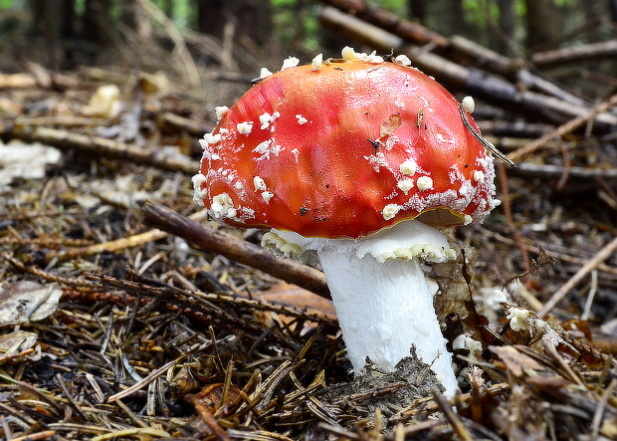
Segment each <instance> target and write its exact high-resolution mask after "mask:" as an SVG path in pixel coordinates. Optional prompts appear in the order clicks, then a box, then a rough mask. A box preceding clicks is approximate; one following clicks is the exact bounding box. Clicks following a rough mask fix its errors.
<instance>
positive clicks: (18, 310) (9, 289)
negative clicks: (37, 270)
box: [0, 281, 62, 326]
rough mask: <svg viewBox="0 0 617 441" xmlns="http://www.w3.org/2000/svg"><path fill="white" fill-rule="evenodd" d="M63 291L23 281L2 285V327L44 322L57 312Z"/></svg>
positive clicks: (0, 312)
mask: <svg viewBox="0 0 617 441" xmlns="http://www.w3.org/2000/svg"><path fill="white" fill-rule="evenodd" d="M61 296H62V290H61V289H60V288H58V287H57V286H55V285H41V284H40V283H36V282H30V281H21V282H15V283H3V284H0V326H4V325H14V324H18V323H27V322H31V321H38V320H43V319H44V318H46V317H48V316H50V315H51V314H53V313H54V312H55V311H56V308H57V307H58V301H59V300H60V297H61Z"/></svg>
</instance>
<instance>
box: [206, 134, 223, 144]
mask: <svg viewBox="0 0 617 441" xmlns="http://www.w3.org/2000/svg"><path fill="white" fill-rule="evenodd" d="M204 140H205V141H206V142H207V143H208V144H216V143H217V142H219V141H220V140H221V135H220V134H218V133H217V134H216V135H213V134H212V133H206V134H205V135H204Z"/></svg>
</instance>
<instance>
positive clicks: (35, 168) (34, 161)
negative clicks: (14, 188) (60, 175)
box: [0, 141, 61, 189]
mask: <svg viewBox="0 0 617 441" xmlns="http://www.w3.org/2000/svg"><path fill="white" fill-rule="evenodd" d="M60 158H61V154H60V151H59V150H57V149H55V148H53V147H49V146H46V145H43V144H38V143H34V144H25V143H23V142H21V141H13V142H11V143H9V144H6V145H4V144H2V142H0V189H2V188H4V187H5V186H7V185H9V184H10V183H11V182H12V181H13V180H14V179H15V178H22V179H40V178H43V177H44V176H45V171H46V170H45V169H46V167H47V165H48V164H57V163H58V162H59V161H60Z"/></svg>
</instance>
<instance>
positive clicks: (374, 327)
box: [193, 48, 498, 395]
mask: <svg viewBox="0 0 617 441" xmlns="http://www.w3.org/2000/svg"><path fill="white" fill-rule="evenodd" d="M294 61H296V62H297V60H295V59H292V60H291V61H290V60H287V61H286V63H285V64H284V65H283V70H281V71H280V72H278V73H275V74H272V75H268V74H269V73H268V72H265V74H264V75H262V76H263V77H264V78H263V79H262V80H261V81H260V82H259V83H258V84H256V85H255V86H253V87H252V88H251V89H250V90H249V91H248V92H246V93H245V94H244V96H242V97H241V98H240V99H239V100H238V101H237V102H236V103H235V104H234V105H233V106H232V107H231V108H229V109H228V108H227V107H218V108H217V109H216V110H217V114H218V117H219V122H218V124H217V126H216V128H215V129H214V130H213V131H212V133H209V134H206V135H205V137H204V139H203V140H201V144H202V146H203V148H204V155H203V159H202V162H201V171H200V173H198V174H197V175H195V176H194V177H193V184H194V187H195V199H196V200H197V201H198V202H203V204H204V205H205V206H206V207H207V208H208V209H209V210H210V214H211V215H212V216H213V217H214V218H216V219H220V220H221V221H223V222H224V223H226V224H228V225H233V226H237V227H242V228H255V227H256V228H269V229H271V230H270V232H268V233H266V234H265V235H264V239H263V240H264V243H265V244H266V245H269V246H275V247H276V248H278V249H280V250H281V251H283V252H284V253H285V254H287V255H300V254H303V253H308V252H311V253H316V254H317V256H318V258H319V261H320V263H321V265H322V267H323V270H324V272H325V274H326V277H327V279H328V286H329V288H330V291H331V294H332V300H333V302H334V306H335V308H336V312H337V316H338V320H339V323H340V326H341V329H342V333H343V340H344V342H345V344H346V347H347V355H348V358H349V360H350V361H351V363H352V365H353V367H354V369H355V370H356V371H359V370H360V369H361V368H362V367H363V365H364V364H365V361H366V357H367V356H368V357H370V359H371V360H372V362H373V363H375V364H376V365H377V366H378V367H381V368H383V369H386V370H393V369H394V367H395V365H396V364H397V363H398V362H399V361H400V360H401V359H402V358H404V357H406V356H408V355H409V352H410V348H411V346H412V345H415V347H416V352H417V354H418V356H419V357H420V358H421V359H422V360H423V361H425V362H426V363H429V364H431V365H432V369H433V370H434V371H435V373H436V374H437V376H438V377H439V378H440V379H441V381H442V384H443V385H444V386H445V388H446V393H447V394H448V395H452V394H453V393H454V391H455V390H456V389H457V381H456V378H455V375H454V372H453V369H452V358H451V355H450V354H449V353H448V351H447V349H446V340H445V339H444V337H443V336H442V334H441V330H440V325H439V323H438V321H437V318H436V315H435V311H434V308H433V293H432V292H431V291H430V290H429V288H428V285H427V282H426V281H425V277H424V272H423V270H422V268H421V260H424V261H427V262H444V261H448V260H450V259H453V258H455V257H456V252H455V251H454V250H452V249H451V248H450V247H449V245H448V242H447V240H446V239H445V237H444V236H443V235H442V234H441V233H440V232H439V231H438V229H437V228H436V227H446V226H457V225H466V224H469V223H470V222H473V221H482V220H483V219H484V218H485V217H486V215H487V214H488V213H489V212H490V211H491V209H493V208H494V207H495V206H496V205H497V203H498V201H497V200H496V199H493V196H494V192H495V186H494V183H493V180H494V169H493V160H492V157H491V156H490V154H488V153H487V151H486V149H485V147H484V146H483V145H482V144H481V142H480V141H479V135H478V132H477V130H478V129H477V126H476V125H475V123H474V122H473V121H472V120H471V117H470V116H469V113H471V110H472V107H473V101H471V100H467V101H465V104H464V105H460V104H459V103H458V101H457V100H456V99H455V98H454V97H453V96H452V95H451V94H450V93H449V92H447V91H446V90H445V89H444V88H443V87H442V86H441V85H439V84H438V83H437V82H436V81H435V80H433V79H432V78H430V77H428V76H426V75H424V74H423V73H421V72H419V71H418V70H417V69H414V68H412V67H409V64H410V63H409V60H408V59H407V57H404V56H402V57H397V58H395V59H394V61H393V62H390V61H384V60H383V59H382V58H381V57H377V56H375V55H364V54H357V53H355V52H354V51H353V50H352V49H349V48H346V49H345V50H343V59H342V60H327V61H323V60H322V58H321V56H318V57H316V58H315V59H314V60H313V62H312V64H310V65H306V66H300V67H296V66H295V65H296V62H294ZM463 118H465V119H466V122H464V121H463ZM472 131H473V132H476V133H475V134H474V133H472Z"/></svg>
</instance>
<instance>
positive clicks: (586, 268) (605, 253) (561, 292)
mask: <svg viewBox="0 0 617 441" xmlns="http://www.w3.org/2000/svg"><path fill="white" fill-rule="evenodd" d="M615 251H617V237H615V238H614V239H613V240H612V241H610V242H609V243H608V244H607V245H606V246H605V247H604V248H602V249H601V250H600V251H599V252H598V254H596V255H595V256H594V257H593V259H591V260H589V261H588V262H587V263H586V264H585V265H583V266H582V267H581V268H580V269H579V270H578V271H577V272H576V274H574V275H573V276H572V277H571V278H570V280H568V281H567V282H566V283H565V284H564V285H563V286H562V287H561V288H559V289H558V290H557V291H555V293H554V294H553V296H552V297H551V298H550V300H549V301H548V302H546V304H545V305H544V308H542V309H541V310H540V312H538V317H545V316H546V314H548V313H549V312H550V311H551V310H552V309H553V308H554V307H555V306H556V305H557V303H559V302H560V301H561V300H562V299H563V298H564V297H565V296H566V295H567V294H568V292H570V290H571V289H572V288H574V287H575V286H576V285H577V284H578V283H579V282H580V281H581V280H582V279H583V278H584V277H586V276H587V274H589V273H590V272H591V271H593V270H594V269H595V268H596V267H597V266H598V265H599V264H601V263H602V262H604V261H605V260H606V259H608V258H609V257H610V255H611V254H613V253H614V252H615Z"/></svg>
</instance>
